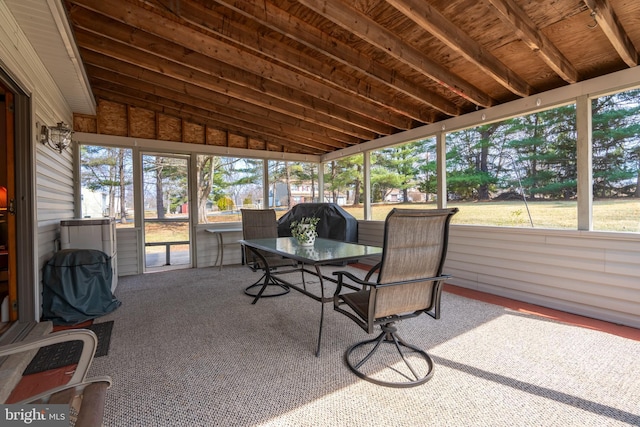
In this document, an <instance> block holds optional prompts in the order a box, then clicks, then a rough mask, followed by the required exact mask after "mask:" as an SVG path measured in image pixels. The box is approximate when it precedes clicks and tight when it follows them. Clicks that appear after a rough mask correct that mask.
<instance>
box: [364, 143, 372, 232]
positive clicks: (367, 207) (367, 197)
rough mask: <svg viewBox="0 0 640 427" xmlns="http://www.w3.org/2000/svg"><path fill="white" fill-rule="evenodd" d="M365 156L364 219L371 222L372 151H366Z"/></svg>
mask: <svg viewBox="0 0 640 427" xmlns="http://www.w3.org/2000/svg"><path fill="white" fill-rule="evenodd" d="M362 155H363V162H362V164H363V166H364V168H363V169H364V170H363V171H362V174H363V179H364V219H365V220H366V221H371V212H372V211H371V151H368V150H367V151H365V152H363V153H362Z"/></svg>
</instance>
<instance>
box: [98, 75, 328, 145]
mask: <svg viewBox="0 0 640 427" xmlns="http://www.w3.org/2000/svg"><path fill="white" fill-rule="evenodd" d="M94 93H95V95H96V96H97V97H99V98H102V99H105V100H108V101H112V102H116V103H120V104H126V105H130V106H134V107H137V108H143V109H146V110H149V111H154V112H156V113H162V114H166V115H169V116H173V117H177V118H180V119H183V120H187V121H190V122H192V123H195V124H200V125H206V126H209V127H213V128H216V129H221V130H225V131H228V132H231V133H233V134H235V135H239V136H243V137H247V138H254V139H259V140H261V141H264V142H268V143H270V144H274V145H277V146H279V147H280V150H282V151H286V150H287V149H288V148H289V149H291V151H292V152H298V153H300V152H301V153H305V154H322V153H324V152H326V151H325V150H319V149H317V148H313V147H310V146H308V145H306V144H302V143H300V142H298V141H296V140H291V139H282V138H277V137H274V136H273V135H271V134H263V133H261V132H257V131H255V130H251V129H250V128H246V127H237V126H233V125H229V124H228V123H223V122H220V121H218V120H217V119H216V117H215V116H213V115H212V114H211V113H210V112H207V111H200V112H199V111H197V109H195V108H192V107H183V106H180V105H179V103H175V102H171V100H168V99H163V98H161V97H156V96H153V95H150V94H139V95H138V96H136V95H135V91H134V90H132V89H130V88H125V87H121V86H118V85H113V86H111V87H109V86H108V85H107V86H106V87H102V86H97V87H96V88H94ZM329 151H330V150H329Z"/></svg>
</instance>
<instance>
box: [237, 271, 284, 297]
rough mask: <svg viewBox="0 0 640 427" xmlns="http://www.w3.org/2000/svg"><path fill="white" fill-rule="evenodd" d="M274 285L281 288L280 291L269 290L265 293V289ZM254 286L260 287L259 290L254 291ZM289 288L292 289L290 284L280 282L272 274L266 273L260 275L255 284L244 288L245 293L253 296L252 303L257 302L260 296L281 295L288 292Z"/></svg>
mask: <svg viewBox="0 0 640 427" xmlns="http://www.w3.org/2000/svg"><path fill="white" fill-rule="evenodd" d="M274 286H275V287H278V288H280V289H278V291H277V292H275V293H271V292H269V293H267V294H264V291H265V290H266V289H267V287H274ZM254 288H260V289H259V290H258V292H254V291H252V290H253V289H254ZM289 290H290V289H289V287H288V286H285V285H283V284H282V283H279V282H278V281H276V280H275V279H274V278H273V277H272V276H271V275H270V274H267V273H264V274H263V275H262V277H260V279H258V280H257V281H256V282H255V283H254V284H252V285H249V286H247V287H246V288H245V289H244V293H245V294H247V295H249V296H250V297H253V302H252V303H251V304H255V303H256V302H258V300H259V299H260V298H269V297H279V296H281V295H285V294H288V293H289Z"/></svg>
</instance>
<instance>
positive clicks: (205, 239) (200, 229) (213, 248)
mask: <svg viewBox="0 0 640 427" xmlns="http://www.w3.org/2000/svg"><path fill="white" fill-rule="evenodd" d="M241 227H242V224H241V223H239V222H234V223H218V224H199V225H197V226H196V227H195V233H194V235H195V238H194V239H193V240H194V242H195V248H196V265H197V267H198V268H202V267H211V266H213V265H214V262H215V261H216V257H217V256H218V254H219V251H220V248H219V247H218V240H217V238H216V236H215V234H213V233H209V232H208V231H206V230H207V229H216V228H217V229H221V228H241ZM223 239H224V240H223V242H224V248H223V250H224V258H223V265H231V264H240V263H242V251H241V246H240V243H238V240H240V239H242V232H241V231H238V232H233V233H225V234H224V236H223Z"/></svg>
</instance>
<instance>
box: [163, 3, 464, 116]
mask: <svg viewBox="0 0 640 427" xmlns="http://www.w3.org/2000/svg"><path fill="white" fill-rule="evenodd" d="M156 1H161V2H162V3H170V1H169V0H156ZM216 1H217V3H219V4H221V5H223V6H225V7H227V8H229V9H231V10H233V11H234V12H236V13H239V14H242V15H244V16H245V17H247V18H248V19H251V20H253V21H255V22H258V23H260V24H261V25H263V26H265V27H267V28H269V29H271V30H274V31H277V32H278V33H280V34H283V35H285V36H287V37H288V38H290V39H291V40H295V41H296V42H298V43H300V44H302V45H304V46H305V47H307V48H308V49H312V50H314V51H316V52H319V53H321V54H323V55H325V56H327V57H329V58H332V59H333V60H335V61H338V62H339V63H341V64H342V65H344V66H345V67H349V68H350V69H353V70H356V71H358V72H360V73H362V74H363V75H365V76H366V77H367V78H369V79H371V80H374V81H377V82H379V83H380V84H383V85H385V86H387V87H388V88H390V89H391V90H394V91H397V92H399V93H402V94H404V95H405V96H407V97H409V98H411V99H413V100H414V101H416V102H419V103H421V104H423V105H427V106H430V107H432V108H434V109H436V110H438V111H440V112H442V113H444V114H447V115H449V116H458V115H460V114H462V112H461V110H460V108H459V107H458V106H457V105H456V104H454V103H453V102H451V101H449V100H448V99H446V98H444V97H442V96H440V95H438V94H437V93H435V92H433V91H430V90H427V89H426V88H423V87H420V86H416V85H415V83H413V82H411V81H410V80H409V79H407V78H406V77H405V76H402V75H400V74H399V73H397V72H396V71H395V70H390V69H389V68H388V67H387V66H386V65H384V64H382V63H380V62H378V61H376V60H374V59H371V58H368V57H366V56H364V55H362V54H361V53H360V52H359V51H357V50H356V49H354V48H352V47H351V46H350V45H348V44H346V43H343V42H342V41H340V40H338V39H337V38H335V37H332V36H330V35H329V34H327V33H324V32H322V31H321V30H320V29H318V28H316V27H314V26H312V25H310V24H308V23H306V22H305V21H303V20H301V19H299V18H298V17H296V16H294V15H292V14H290V13H288V12H286V11H284V10H282V9H280V8H279V7H278V6H276V5H274V4H273V3H271V2H269V1H265V0H244V1H242V2H238V1H234V0H216Z"/></svg>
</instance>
